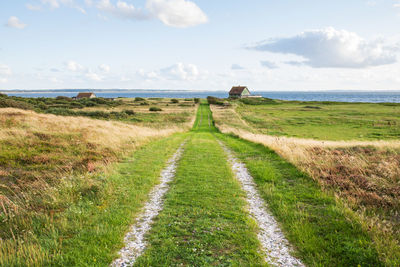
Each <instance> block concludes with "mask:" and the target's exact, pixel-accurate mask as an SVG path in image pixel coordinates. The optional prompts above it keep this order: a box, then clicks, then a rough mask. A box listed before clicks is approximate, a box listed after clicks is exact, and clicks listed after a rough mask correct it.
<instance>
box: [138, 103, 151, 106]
mask: <svg viewBox="0 0 400 267" xmlns="http://www.w3.org/2000/svg"><path fill="white" fill-rule="evenodd" d="M140 105H141V106H148V105H149V103H147V102H142V103H140Z"/></svg>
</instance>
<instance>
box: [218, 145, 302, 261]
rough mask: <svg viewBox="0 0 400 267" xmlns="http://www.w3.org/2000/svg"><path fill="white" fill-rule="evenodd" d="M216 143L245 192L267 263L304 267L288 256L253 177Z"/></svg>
mask: <svg viewBox="0 0 400 267" xmlns="http://www.w3.org/2000/svg"><path fill="white" fill-rule="evenodd" d="M218 142H219V143H220V145H221V146H222V148H223V149H224V150H225V152H226V154H227V155H228V159H229V162H230V164H231V166H232V171H233V172H234V173H235V175H236V177H237V179H238V180H239V181H240V183H241V185H242V188H243V190H244V191H245V192H246V196H247V197H246V200H247V203H248V204H249V211H250V214H251V216H252V217H253V218H254V219H255V220H256V222H257V223H258V227H259V229H260V230H259V233H258V239H259V240H260V242H261V245H262V247H263V250H264V251H265V254H266V261H267V263H268V264H271V265H274V266H304V265H303V263H302V262H301V261H300V260H298V259H296V258H295V257H293V256H291V255H290V251H291V248H290V245H289V242H288V241H287V240H286V238H285V236H284V235H283V233H282V231H281V230H280V229H279V226H278V224H277V222H276V220H275V218H274V217H273V216H272V215H271V214H270V213H269V212H268V211H267V209H266V203H265V202H264V200H263V199H262V198H261V197H260V195H259V194H258V192H257V188H256V185H255V183H254V180H253V177H252V176H251V175H250V174H249V172H248V170H247V168H246V166H245V165H244V164H243V163H241V162H240V161H239V160H238V159H237V158H235V156H234V155H233V153H232V151H231V150H229V149H228V148H227V147H226V146H225V145H224V144H223V143H222V142H220V141H218Z"/></svg>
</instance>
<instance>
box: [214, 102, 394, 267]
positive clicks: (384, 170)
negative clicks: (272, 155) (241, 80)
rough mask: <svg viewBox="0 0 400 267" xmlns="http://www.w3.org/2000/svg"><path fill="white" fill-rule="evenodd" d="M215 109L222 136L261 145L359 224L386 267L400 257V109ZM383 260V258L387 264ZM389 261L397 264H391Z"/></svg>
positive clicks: (275, 105)
mask: <svg viewBox="0 0 400 267" xmlns="http://www.w3.org/2000/svg"><path fill="white" fill-rule="evenodd" d="M229 104H230V106H225V107H223V106H220V105H213V106H212V110H213V115H214V119H215V121H216V126H217V127H218V129H219V130H221V131H222V132H224V133H232V134H235V135H237V136H239V137H241V138H243V139H246V140H249V141H252V142H255V143H260V144H263V145H265V146H267V147H269V148H271V149H273V150H274V151H275V152H277V153H278V154H279V155H280V156H282V157H283V158H285V159H286V160H287V161H289V162H291V163H292V164H294V165H295V166H296V167H297V168H298V169H300V170H302V171H304V172H305V173H307V174H308V175H310V177H312V178H313V179H314V180H315V181H317V182H318V183H319V184H320V186H321V187H322V188H323V189H324V190H325V191H326V192H331V193H332V194H334V195H335V196H336V198H337V202H340V203H342V204H343V205H344V206H345V207H346V209H348V210H349V211H350V213H351V214H353V215H352V216H355V217H357V218H358V221H359V222H360V224H361V225H363V228H364V229H366V230H367V231H368V232H369V234H370V236H372V237H373V239H374V242H375V243H376V244H377V245H378V248H379V249H378V250H379V252H380V253H381V255H382V256H381V257H386V259H389V260H388V262H391V263H390V264H388V265H389V266H392V265H393V261H394V262H396V260H393V259H398V258H399V257H400V246H399V244H400V232H399V229H400V225H399V221H398V214H399V212H400V202H399V199H400V191H399V187H398V183H399V178H400V167H399V166H400V141H399V140H398V138H397V139H396V136H397V134H398V132H399V130H400V127H398V125H399V124H398V123H399V120H400V115H399V112H400V106H399V105H398V104H388V103H383V104H367V103H331V102H328V103H323V102H319V103H318V102H311V103H310V102H293V101H291V102H286V101H276V100H269V99H261V100H259V99H255V100H253V99H248V100H245V101H243V100H234V101H230V102H229ZM383 255H384V256H383ZM390 259H392V260H390Z"/></svg>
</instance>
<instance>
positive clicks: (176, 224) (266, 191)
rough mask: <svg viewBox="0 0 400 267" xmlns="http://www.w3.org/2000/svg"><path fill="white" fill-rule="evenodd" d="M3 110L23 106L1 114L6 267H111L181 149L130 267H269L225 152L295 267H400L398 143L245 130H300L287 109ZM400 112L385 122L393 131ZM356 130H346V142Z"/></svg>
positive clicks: (185, 102)
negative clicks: (248, 181) (275, 125)
mask: <svg viewBox="0 0 400 267" xmlns="http://www.w3.org/2000/svg"><path fill="white" fill-rule="evenodd" d="M1 99H3V102H0V104H1V103H3V104H2V105H7V106H14V107H5V108H0V145H1V150H0V176H1V184H0V188H1V189H0V204H1V205H0V216H1V220H2V224H1V225H0V238H1V241H2V242H1V244H0V265H2V266H3V265H4V266H109V265H110V263H111V262H113V260H115V259H116V258H118V257H119V256H118V251H119V250H120V249H121V248H122V247H124V245H125V244H124V235H125V233H127V231H129V229H130V227H131V225H133V224H134V223H135V220H136V218H138V216H139V214H140V213H141V211H142V209H143V207H144V205H145V203H146V201H148V198H149V192H150V191H151V190H152V188H153V187H154V186H155V185H157V184H159V182H160V177H159V176H160V173H161V171H162V170H163V169H164V168H165V166H166V165H167V164H168V159H169V158H170V157H171V156H172V155H173V153H174V152H175V151H176V150H177V148H178V147H180V146H182V144H184V151H183V154H182V158H181V159H180V160H179V162H178V165H177V169H176V174H175V177H174V179H173V180H172V182H171V183H170V184H169V186H170V189H169V191H168V192H167V193H166V195H165V198H164V204H163V209H162V210H161V212H160V214H159V215H158V216H157V217H156V220H155V221H154V224H153V225H152V227H151V229H150V230H149V232H148V233H147V235H146V240H147V249H146V250H145V251H144V254H143V255H141V256H140V257H139V258H138V259H137V261H136V262H135V266H165V265H169V266H194V265H201V266H216V265H217V266H268V264H267V262H266V261H265V255H266V253H268V252H266V251H262V250H261V243H260V240H259V237H258V234H259V227H258V225H257V223H256V221H255V219H254V218H253V217H252V216H250V214H249V210H248V206H247V204H246V202H245V198H246V194H245V192H244V190H243V188H242V187H241V185H240V183H239V181H238V180H237V179H236V177H235V174H234V173H233V171H232V166H231V165H230V164H229V161H228V158H227V155H226V153H225V152H224V149H223V148H222V147H221V145H220V143H219V142H222V143H223V144H224V145H225V146H226V147H228V148H229V149H231V150H232V151H233V153H234V155H235V156H236V157H237V158H238V159H239V160H240V161H241V162H243V163H244V164H245V166H247V168H248V171H249V174H250V175H251V176H252V177H253V178H254V182H255V185H256V188H257V191H258V192H259V194H260V197H261V198H262V199H263V201H265V203H267V206H268V210H269V212H270V213H271V214H272V215H273V216H274V217H275V219H276V221H277V223H278V225H279V227H280V228H281V230H282V232H283V233H284V235H285V237H286V238H287V240H288V241H289V242H290V247H291V254H292V255H293V256H295V257H297V258H298V259H299V260H301V261H302V262H303V263H304V264H305V265H306V266H327V265H330V266H397V265H399V264H400V262H399V259H400V256H399V255H400V254H399V253H400V249H399V248H400V246H399V232H398V229H399V225H398V219H397V218H398V214H399V213H398V212H399V199H400V198H399V190H398V182H399V180H398V179H399V177H400V175H399V174H400V172H399V166H400V157H399V154H400V153H399V149H400V142H399V141H398V140H395V139H394V138H392V137H391V136H390V134H388V138H387V139H386V140H380V139H376V138H375V139H371V140H370V139H367V140H366V139H364V137H363V138H359V139H358V140H351V141H349V140H347V141H346V140H344V141H338V140H341V139H340V138H338V132H340V131H339V130H338V132H335V133H333V134H332V135H331V138H330V140H329V139H328V140H319V139H318V138H315V139H310V136H308V134H309V131H305V132H304V133H303V135H301V134H300V132H299V136H298V137H294V136H291V137H290V134H289V132H290V127H291V126H290V127H289V126H287V128H284V127H283V128H282V129H289V130H288V132H287V133H286V134H285V135H287V136H283V135H282V134H281V133H279V135H276V136H273V135H271V133H270V134H266V132H265V131H267V130H266V129H265V128H268V125H269V124H255V123H253V122H252V121H251V120H249V119H248V117H253V116H254V117H258V118H260V119H261V118H265V119H267V120H271V121H279V120H280V119H282V118H284V117H285V116H287V117H290V116H292V115H282V118H281V117H280V115H279V116H278V115H276V117H273V118H271V117H270V114H269V115H265V114H264V111H263V110H264V109H265V110H268V109H279V112H284V111H285V110H287V109H288V110H289V111H288V112H289V113H290V114H293V113H292V111H291V108H288V107H287V106H286V105H288V106H291V105H294V104H293V103H284V102H282V105H283V106H285V108H283V109H282V108H278V106H279V104H277V102H280V101H275V100H270V99H258V100H255V101H256V103H254V102H248V101H249V100H244V101H238V100H235V101H226V100H218V99H217V100H216V101H215V102H214V104H213V105H211V109H210V106H209V104H208V103H207V102H206V101H205V100H201V104H200V105H197V103H196V102H198V100H195V99H141V98H137V99H117V100H112V101H117V102H116V103H115V102H111V100H105V101H106V102H103V100H96V101H99V102H102V103H97V102H96V101H92V102H93V103H95V102H96V103H97V104H96V103H95V104H94V105H92V104H93V103H91V102H88V103H90V104H85V105H86V106H82V107H79V108H76V107H72V105H76V104H73V103H69V102H70V100H65V99H64V100H62V101H68V103H69V106H66V107H62V108H61V107H58V108H57V109H56V110H63V112H65V113H64V114H63V115H55V114H49V113H56V112H55V111H54V110H53V109H52V108H54V107H48V109H47V110H49V109H50V110H52V111H51V112H48V111H46V109H41V108H40V109H39V108H38V107H37V106H38V105H39V104H38V103H42V102H43V101H48V102H49V103H50V102H51V103H53V104H49V103H48V104H46V105H48V106H50V105H54V103H55V102H57V101H60V100H61V99H58V100H57V99H51V100H38V99H24V100H23V101H21V100H20V99H16V98H8V97H2V98H0V100H1ZM10 100H12V101H10ZM13 101H14V102H13ZM29 101H32V102H33V103H28V102H29ZM85 101H88V100H84V101H82V102H85ZM211 101H212V100H211ZM250 101H253V100H250ZM16 102H17V103H16ZM22 103H24V104H22ZM78 103H79V102H78ZM25 104H26V105H28V104H29V105H30V106H24V105H25ZM17 105H20V106H19V107H17ZM193 105H195V106H193ZM296 105H298V104H296ZM299 105H303V104H299ZM312 105H313V106H314V105H320V106H324V105H327V106H331V105H332V104H330V103H329V104H326V103H325V104H324V103H313V104H312ZM341 105H344V104H341ZM356 105H358V104H351V106H353V109H356V108H355V106H356ZM363 105H364V104H360V108H359V109H360V110H363V109H364V108H363ZM374 105H379V104H373V105H372V106H374ZM345 106H346V105H345ZM151 107H154V108H158V109H161V111H150V108H151ZM385 107H389V106H385ZM392 107H393V106H392ZM296 109H297V108H296ZM128 110H130V111H128ZM153 110H154V109H153ZM196 110H197V111H196ZM313 110H317V109H313ZM372 110H374V109H372ZM388 110H391V109H388ZM57 112H58V111H57ZM268 112H270V111H268ZM271 112H275V111H271ZM276 112H278V111H276ZM314 112H315V111H314ZM330 112H331V113H332V114H333V113H335V112H336V113H340V112H339V111H338V110H337V109H333V108H332V110H331V111H330ZM360 112H361V111H360ZM372 112H374V115H371V114H370V113H372ZM381 112H383V111H381ZM396 112H397V109H395V110H392V111H391V112H389V111H388V114H386V115H385V114H382V117H385V116H387V117H388V118H389V117H390V118H391V121H392V120H393V121H396V120H397V119H398V118H396V116H395V115H393V114H397V113H396ZM122 113H124V114H126V115H119V116H117V115H116V114H122ZM244 113H245V114H247V115H244ZM367 113H368V114H369V115H366V116H372V117H373V116H377V117H378V115H377V114H378V112H377V111H371V110H369V111H368V112H367ZM93 114H97V115H93ZM99 114H100V115H99ZM101 114H103V115H101ZM104 114H109V115H104ZM111 114H113V115H111ZM171 114H172V115H171ZM277 114H280V113H277ZM195 115H196V116H195ZM96 116H99V117H96ZM107 116H108V117H107ZM169 116H180V117H179V118H180V119H177V120H175V119H170V118H171V117H169ZM302 116H303V120H305V121H306V120H307V116H305V115H302ZM315 116H317V115H315ZM318 116H319V117H324V116H325V117H324V118H325V119H324V120H329V118H331V117H332V116H328V115H326V114H319V115H318ZM338 116H339V115H338ZM133 118H136V119H138V120H136V121H135V120H133ZM349 118H351V116H350V115H349ZM282 120H283V121H286V119H282ZM310 120H313V118H312V116H311V117H310ZM391 123H393V122H391ZM283 124H284V123H282V125H283ZM288 125H289V124H288ZM324 125H325V124H321V125H320V128H321V131H322V132H324V131H325V126H324ZM349 125H351V122H347V121H345V122H343V128H344V130H343V134H344V135H345V134H346V130H345V128H347V127H348V126H349ZM215 126H216V127H215ZM256 126H257V127H256ZM389 126H390V125H386V128H387V129H385V130H384V131H386V133H389V132H391V130H389V129H390V127H389ZM335 127H338V128H340V127H339V125H336V126H335ZM363 127H364V128H365V132H367V131H369V129H368V126H367V125H364V126H363ZM190 129H191V130H190ZM360 129H361V130H362V128H360ZM314 130H315V131H316V132H318V131H317V129H316V128H315V129H314ZM361 130H360V131H361ZM328 132H329V131H328ZM328 132H326V133H324V134H328ZM365 132H364V134H365ZM364 134H363V135H364ZM313 135H315V133H314V134H313ZM321 136H322V135H321ZM321 138H322V137H321Z"/></svg>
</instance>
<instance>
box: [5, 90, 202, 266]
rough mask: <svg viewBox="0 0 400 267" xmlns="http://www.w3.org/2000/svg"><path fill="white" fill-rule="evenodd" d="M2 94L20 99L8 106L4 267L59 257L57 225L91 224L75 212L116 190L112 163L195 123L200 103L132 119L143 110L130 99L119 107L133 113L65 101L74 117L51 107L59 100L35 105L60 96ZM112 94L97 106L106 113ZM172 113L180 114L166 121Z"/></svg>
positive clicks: (9, 101) (103, 198)
mask: <svg viewBox="0 0 400 267" xmlns="http://www.w3.org/2000/svg"><path fill="white" fill-rule="evenodd" d="M0 100H3V101H0V103H2V104H3V106H4V105H7V106H14V107H12V108H11V107H5V108H0V147H1V149H0V177H1V180H0V207H1V212H0V218H1V222H2V223H1V224H0V238H1V239H2V242H1V246H0V265H2V266H7V265H17V266H18V265H46V262H47V260H48V259H49V258H52V259H53V260H54V258H53V257H55V254H54V253H56V252H55V251H56V250H57V246H59V245H60V244H61V243H62V242H65V241H63V240H64V239H66V238H65V237H62V236H61V237H60V236H58V237H54V236H52V235H53V234H54V233H55V231H57V233H58V234H59V233H61V232H62V229H63V228H62V227H67V225H66V223H68V227H67V228H68V231H72V232H74V231H75V232H76V231H77V230H78V229H81V228H82V224H83V223H84V222H83V221H80V222H76V221H74V222H73V223H72V222H71V221H68V218H71V217H70V216H71V212H70V211H71V210H74V209H78V208H79V207H80V205H83V204H82V203H87V202H88V201H89V202H98V201H107V200H106V199H107V197H110V198H114V197H115V192H112V191H109V190H110V189H109V188H107V186H108V183H109V181H108V179H106V178H105V176H104V175H105V174H106V173H108V172H111V171H112V170H114V169H115V168H113V167H112V166H114V165H115V164H116V163H117V162H119V161H120V160H122V159H124V158H125V157H126V156H129V155H130V154H132V152H133V151H135V150H137V149H139V148H140V147H142V146H143V145H145V144H147V143H149V142H151V141H154V140H157V139H160V138H163V137H166V136H170V135H172V134H174V133H176V132H182V131H185V130H188V129H190V127H191V125H192V124H193V121H194V118H195V116H194V110H195V107H193V106H191V107H190V109H189V108H187V107H186V106H185V107H183V108H182V110H179V108H175V110H174V112H170V113H162V112H158V113H156V114H155V115H153V116H154V117H155V119H149V118H148V117H146V116H144V118H143V119H142V120H140V121H139V122H137V121H135V122H132V121H129V122H127V121H126V120H129V116H133V115H135V114H137V113H129V112H126V110H128V106H127V105H125V104H123V103H119V104H118V106H121V108H124V111H121V112H120V111H118V112H115V113H122V112H123V113H124V114H125V117H123V118H121V117H113V116H111V115H110V116H108V117H104V116H102V117H101V118H100V119H94V118H98V117H97V115H95V116H94V115H93V114H97V113H96V112H98V111H83V108H82V107H80V108H79V109H76V108H71V107H68V108H66V107H64V108H62V109H63V110H64V112H71V113H69V114H68V115H67V116H61V115H54V114H49V113H56V114H58V112H54V110H52V107H48V109H39V108H37V107H35V106H40V105H41V103H43V102H45V101H47V102H49V103H50V102H51V103H53V104H54V103H55V102H57V101H59V100H57V99H50V100H48V99H46V100H44V99H41V100H38V99H24V101H20V100H15V99H10V98H7V97H0ZM63 101H65V100H63ZM84 101H87V100H84ZM84 101H81V102H84ZM96 101H98V102H102V100H100V101H99V100H96ZM106 101H107V102H106V104H104V103H103V102H102V104H95V106H96V107H98V108H102V109H104V110H106V111H101V112H104V113H111V112H113V111H109V110H107V109H108V108H114V107H115V106H114V103H112V105H111V104H110V103H108V102H109V101H108V100H106ZM29 102H33V103H34V104H32V103H29ZM69 102H70V100H68V103H69ZM92 102H93V103H98V102H95V101H92ZM88 103H90V104H89V105H92V104H93V103H91V102H88ZM107 103H108V104H107ZM157 103H158V102H157ZM192 103H193V101H192ZM70 105H71V106H72V105H75V103H70ZM165 105H167V104H165ZM49 109H50V111H52V112H48V111H49ZM59 109H60V108H59ZM59 109H58V110H59ZM34 110H37V111H38V112H39V113H38V112H35V111H34ZM176 110H179V112H176ZM75 112H76V113H77V114H75ZM78 112H84V113H78ZM85 112H86V113H85ZM101 112H100V114H101ZM78 114H79V115H78ZM139 114H140V113H139ZM169 114H173V118H171V119H170V120H164V118H165V116H168V115H169ZM157 116H159V117H161V118H158V117H157ZM174 118H177V119H176V120H175V119H174ZM144 125H146V126H144ZM160 157H161V154H160ZM156 158H157V157H155V158H154V159H156ZM149 162H151V161H149ZM149 164H151V163H149ZM150 169H151V168H149V170H150ZM101 174H102V175H101ZM114 204H115V205H116V206H118V205H119V203H114ZM84 205H86V204H84ZM86 222H87V221H86ZM75 223H76V224H75ZM72 225H75V226H73V227H72V228H70V227H71V226H72ZM56 226H60V227H61V228H57V227H56ZM45 229H46V230H45ZM66 235H67V236H69V234H68V233H66ZM52 238H54V239H52Z"/></svg>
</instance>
